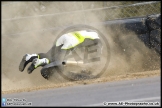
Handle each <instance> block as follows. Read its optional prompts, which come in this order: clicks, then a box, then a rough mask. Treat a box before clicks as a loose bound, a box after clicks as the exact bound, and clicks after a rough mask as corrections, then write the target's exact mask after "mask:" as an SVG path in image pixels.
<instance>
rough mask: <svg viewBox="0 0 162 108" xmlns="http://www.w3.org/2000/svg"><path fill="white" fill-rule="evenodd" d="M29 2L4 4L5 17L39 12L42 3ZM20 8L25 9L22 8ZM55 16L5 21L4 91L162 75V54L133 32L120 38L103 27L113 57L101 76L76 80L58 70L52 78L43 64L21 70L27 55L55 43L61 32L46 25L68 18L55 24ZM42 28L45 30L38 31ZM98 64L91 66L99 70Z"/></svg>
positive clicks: (3, 27)
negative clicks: (43, 73)
mask: <svg viewBox="0 0 162 108" xmlns="http://www.w3.org/2000/svg"><path fill="white" fill-rule="evenodd" d="M27 4H28V5H29V6H30V8H29V6H28V5H27ZM27 4H25V3H17V4H15V5H11V6H10V7H3V10H2V19H7V18H13V16H14V15H15V16H16V15H17V16H21V15H22V14H24V13H25V12H26V10H28V11H29V13H30V14H29V13H28V14H27V15H26V16H30V15H34V14H35V13H36V12H38V10H39V6H37V5H38V4H37V3H36V2H33V3H27ZM67 4H68V3H67ZM50 6H51V5H50ZM16 7H19V8H21V10H22V11H20V10H19V9H18V8H16ZM63 7H64V6H63ZM32 8H34V9H35V11H34V10H32ZM50 8H51V7H50ZM12 9H14V10H12ZM23 9H24V10H23ZM36 9H38V10H36ZM47 9H48V8H47ZM49 10H50V9H49ZM53 10H57V9H53ZM28 11H27V12H28ZM40 11H41V10H40ZM23 12H24V13H23ZM43 12H44V11H43ZM47 12H51V10H50V11H48V10H47ZM73 17H75V16H71V17H70V18H73ZM61 18H62V17H61ZM91 18H93V20H94V18H95V17H93V16H92V17H91ZM91 18H90V19H91ZM53 19H56V18H55V17H52V16H49V17H48V18H32V19H26V20H24V19H23V20H22V19H21V20H7V21H2V50H1V51H2V57H1V58H2V71H1V75H2V76H1V77H2V78H1V83H2V93H3V94H5V93H13V92H23V91H32V90H39V89H48V88H57V87H63V86H73V85H76V84H90V83H99V82H106V81H117V80H124V79H133V78H141V77H151V76H160V71H161V67H160V57H159V55H158V54H157V53H155V52H154V50H153V49H149V48H147V47H146V46H145V45H144V43H143V42H141V41H140V40H139V39H138V38H137V36H136V35H134V34H132V33H131V34H127V35H126V34H121V35H120V36H119V37H116V36H114V35H113V32H112V31H109V30H108V29H107V30H104V29H102V30H103V34H104V35H105V36H106V38H108V42H109V45H110V49H111V50H110V52H111V57H110V62H109V65H108V67H107V70H106V71H105V72H104V74H103V75H102V76H101V77H100V78H98V79H92V80H84V81H74V82H72V81H69V80H66V79H64V78H63V77H62V76H60V75H59V74H58V73H55V74H54V75H53V78H52V80H49V81H48V80H45V79H44V78H43V77H42V76H41V74H40V69H41V68H40V67H39V68H38V69H36V70H34V72H33V73H31V74H27V70H26V69H25V70H24V72H19V69H18V66H19V63H20V61H21V59H22V57H23V55H24V54H26V53H29V54H33V53H40V52H42V53H43V52H47V51H48V50H49V49H50V48H51V47H52V45H53V44H54V43H53V42H54V40H55V38H56V36H57V34H58V33H59V32H60V31H57V30H52V29H50V30H48V31H47V30H46V28H51V27H54V26H56V27H57V26H61V24H63V22H62V23H61V21H64V20H61V21H60V22H59V19H57V20H58V22H57V23H58V25H57V24H56V22H55V23H52V22H53ZM70 21H71V20H70ZM77 21H78V20H77ZM77 21H76V22H77ZM65 22H66V21H65ZM67 22H68V21H67ZM73 23H75V22H72V24H73ZM52 24H53V25H52ZM59 24H60V25H59ZM70 24H71V23H70ZM42 28H43V29H42ZM40 29H41V31H37V30H40ZM102 65H103V64H100V65H98V67H101V66H102ZM28 66H29V65H28ZM28 66H27V68H28ZM98 67H91V68H94V69H97V68H98Z"/></svg>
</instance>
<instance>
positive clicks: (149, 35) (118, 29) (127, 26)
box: [105, 14, 161, 54]
mask: <svg viewBox="0 0 162 108" xmlns="http://www.w3.org/2000/svg"><path fill="white" fill-rule="evenodd" d="M105 25H106V27H108V28H109V29H110V30H111V31H112V32H113V35H116V36H117V35H118V36H120V35H121V34H128V33H131V32H133V33H134V34H136V35H137V37H138V38H139V39H140V40H141V41H143V42H144V44H145V45H146V46H147V47H149V48H151V49H154V50H155V51H156V52H157V53H159V54H161V14H156V15H148V16H145V17H134V18H128V19H121V20H113V21H106V23H105Z"/></svg>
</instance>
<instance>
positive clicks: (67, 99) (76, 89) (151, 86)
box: [2, 76, 161, 106]
mask: <svg viewBox="0 0 162 108" xmlns="http://www.w3.org/2000/svg"><path fill="white" fill-rule="evenodd" d="M2 97H4V98H11V99H14V98H17V99H23V98H24V99H26V102H27V103H30V102H32V106H103V105H104V104H105V105H108V104H109V105H110V104H111V103H110V102H116V103H115V104H118V103H119V102H121V101H122V102H123V104H125V105H127V106H129V105H130V104H132V103H131V102H134V103H137V102H138V103H145V105H146V104H147V105H154V106H160V105H161V101H160V100H161V96H160V76H152V77H147V78H139V79H130V80H123V81H113V82H102V83H94V84H89V85H77V86H72V87H62V88H55V89H48V90H38V91H32V92H21V93H13V94H3V95H2ZM108 102H109V103H108ZM111 105H112V104H111ZM134 105H135V104H134ZM114 106H116V105H114Z"/></svg>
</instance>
